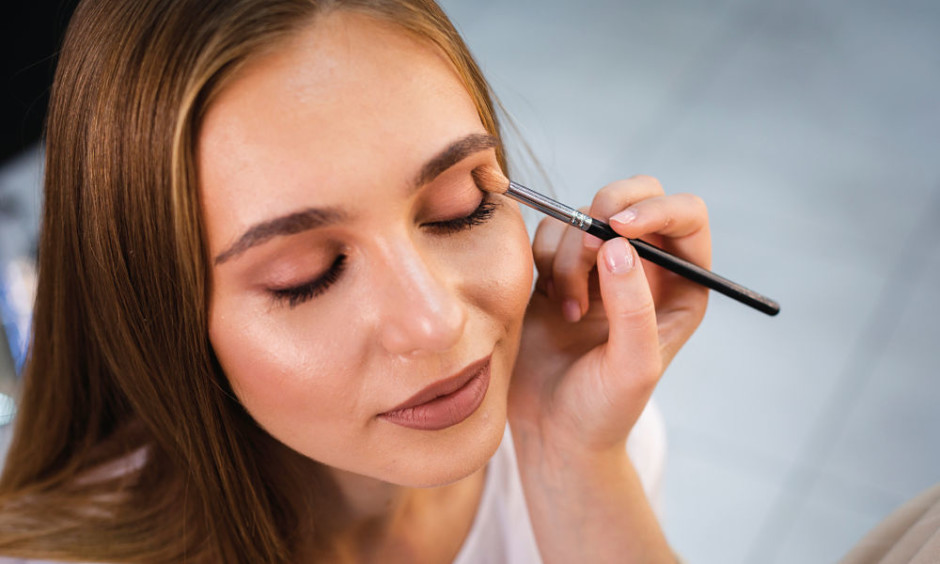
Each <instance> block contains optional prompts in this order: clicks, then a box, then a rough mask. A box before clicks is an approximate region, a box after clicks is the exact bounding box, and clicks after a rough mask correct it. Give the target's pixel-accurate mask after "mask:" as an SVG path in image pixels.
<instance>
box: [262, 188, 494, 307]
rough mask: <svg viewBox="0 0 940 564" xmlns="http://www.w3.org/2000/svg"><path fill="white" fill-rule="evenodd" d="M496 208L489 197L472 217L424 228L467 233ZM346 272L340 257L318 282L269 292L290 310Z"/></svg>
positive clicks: (488, 216) (435, 230) (321, 290)
mask: <svg viewBox="0 0 940 564" xmlns="http://www.w3.org/2000/svg"><path fill="white" fill-rule="evenodd" d="M496 207H497V205H496V204H495V203H494V202H490V201H489V200H487V197H486V196H484V198H483V200H482V201H481V202H480V205H479V206H477V208H476V209H475V210H473V212H471V213H470V215H467V216H464V217H458V218H456V219H448V220H446V221H435V222H432V223H426V224H424V226H425V227H428V228H430V229H431V230H432V231H434V232H436V233H437V234H440V235H450V234H454V233H458V232H460V231H466V230H468V229H471V228H473V227H474V226H477V225H481V224H483V223H486V222H487V221H489V220H490V219H491V218H492V217H493V213H494V212H495V211H496ZM345 270H346V255H339V256H337V257H336V260H334V261H333V264H331V265H330V268H329V269H327V271H326V272H325V273H323V274H322V275H321V276H319V277H318V278H317V279H316V280H313V281H311V282H306V283H304V284H301V285H300V286H294V287H293V288H278V289H271V290H269V292H270V293H271V296H272V297H273V298H274V301H275V302H277V303H279V304H286V305H287V306H288V307H289V308H291V309H293V308H295V307H297V306H298V305H300V304H302V303H304V302H306V301H309V300H312V299H313V298H316V297H317V296H320V295H322V294H323V293H325V292H326V291H327V290H328V289H329V288H330V286H332V285H333V284H334V283H336V281H337V280H339V278H340V276H341V275H342V274H343V271H345Z"/></svg>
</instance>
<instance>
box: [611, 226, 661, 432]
mask: <svg viewBox="0 0 940 564" xmlns="http://www.w3.org/2000/svg"><path fill="white" fill-rule="evenodd" d="M600 259H601V260H599V261H598V262H599V264H598V269H597V270H598V277H599V281H600V290H601V297H602V298H603V301H604V311H605V312H606V314H607V321H608V324H609V334H608V337H607V345H606V347H605V350H604V354H603V357H602V363H603V365H604V366H603V370H602V371H603V373H604V374H602V376H601V377H602V378H603V379H604V380H606V381H605V382H604V388H605V390H606V391H607V394H608V401H612V402H614V403H617V404H620V405H623V402H627V403H630V402H631V401H635V400H639V401H640V403H639V404H638V405H637V406H636V408H637V416H639V413H640V411H639V410H642V408H643V405H645V404H646V400H647V399H648V398H649V394H652V392H653V388H654V387H655V386H656V383H657V382H658V381H659V376H660V374H661V373H662V370H663V361H662V355H661V354H660V347H659V335H658V330H657V326H656V307H655V305H654V303H653V296H652V294H651V293H650V287H649V283H648V282H647V280H646V275H645V274H644V272H643V264H642V263H641V262H640V260H639V257H638V256H637V254H636V251H635V250H634V249H633V246H632V245H630V243H629V242H627V240H626V239H623V238H617V239H611V240H610V241H607V242H606V243H604V246H603V247H602V248H601V256H600ZM638 396H641V397H638ZM624 407H626V406H624Z"/></svg>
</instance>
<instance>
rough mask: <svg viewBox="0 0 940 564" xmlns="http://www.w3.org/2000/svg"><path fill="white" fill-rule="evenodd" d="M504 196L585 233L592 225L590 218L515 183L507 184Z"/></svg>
mask: <svg viewBox="0 0 940 564" xmlns="http://www.w3.org/2000/svg"><path fill="white" fill-rule="evenodd" d="M506 195H507V196H510V197H512V198H513V199H515V200H517V201H519V202H522V203H523V204H525V205H527V206H529V207H530V208H534V209H536V210H539V211H540V212H542V213H545V214H548V215H550V216H552V217H554V218H555V219H560V220H561V221H564V222H565V223H570V224H571V225H574V226H575V227H577V228H578V229H580V230H581V231H587V230H588V229H589V228H590V227H591V223H593V221H592V220H591V216H589V215H585V214H583V213H581V212H579V211H578V210H576V209H574V208H569V207H568V206H566V205H565V204H563V203H561V202H558V201H556V200H553V199H551V198H549V197H548V196H544V195H542V194H539V193H538V192H535V191H533V190H529V189H528V188H526V187H525V186H523V185H521V184H516V183H515V182H510V183H509V189H508V190H507V191H506Z"/></svg>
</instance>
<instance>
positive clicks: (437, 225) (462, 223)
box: [424, 194, 498, 235]
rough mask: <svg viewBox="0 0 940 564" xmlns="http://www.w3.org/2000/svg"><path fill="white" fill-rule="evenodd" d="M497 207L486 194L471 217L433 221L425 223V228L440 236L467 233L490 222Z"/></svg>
mask: <svg viewBox="0 0 940 564" xmlns="http://www.w3.org/2000/svg"><path fill="white" fill-rule="evenodd" d="M497 206H498V204H497V203H496V202H491V201H490V200H489V194H485V195H484V196H483V199H481V200H480V205H479V206H477V207H476V209H475V210H473V211H472V212H471V213H470V215H466V216H463V217H458V218H454V219H448V220H445V221H433V222H430V223H425V224H424V227H425V228H428V229H430V230H431V231H433V232H435V233H437V234H440V235H448V234H451V233H458V232H460V231H466V230H467V229H470V228H472V227H474V226H476V225H481V224H483V223H486V222H487V221H489V219H490V218H492V217H493V213H494V212H495V211H496V208H497Z"/></svg>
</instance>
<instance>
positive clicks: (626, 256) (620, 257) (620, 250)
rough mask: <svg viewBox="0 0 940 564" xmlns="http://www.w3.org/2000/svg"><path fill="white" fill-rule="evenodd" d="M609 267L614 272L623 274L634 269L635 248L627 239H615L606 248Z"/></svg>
mask: <svg viewBox="0 0 940 564" xmlns="http://www.w3.org/2000/svg"><path fill="white" fill-rule="evenodd" d="M604 254H605V257H604V259H605V262H607V269H608V270H610V271H611V272H612V273H614V274H623V273H625V272H630V271H631V270H633V249H631V248H630V243H627V240H626V239H614V241H612V242H611V244H610V245H607V248H606V249H605V252H604Z"/></svg>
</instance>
